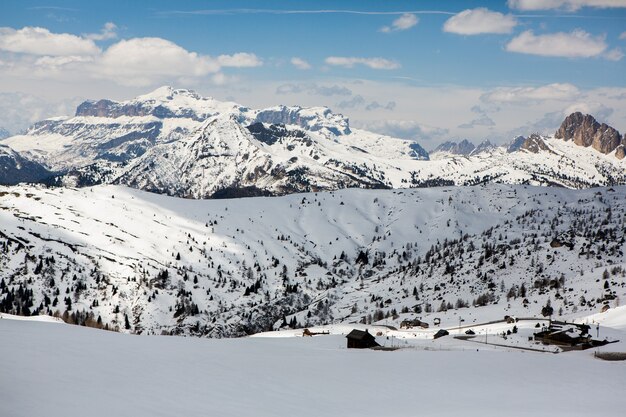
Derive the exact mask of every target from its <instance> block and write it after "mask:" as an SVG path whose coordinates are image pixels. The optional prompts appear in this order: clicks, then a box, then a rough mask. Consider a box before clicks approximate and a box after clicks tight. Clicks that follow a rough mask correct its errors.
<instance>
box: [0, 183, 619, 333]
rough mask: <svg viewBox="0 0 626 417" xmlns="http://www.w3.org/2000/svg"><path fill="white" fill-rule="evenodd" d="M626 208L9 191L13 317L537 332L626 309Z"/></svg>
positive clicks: (4, 238) (508, 196) (603, 196)
mask: <svg viewBox="0 0 626 417" xmlns="http://www.w3.org/2000/svg"><path fill="white" fill-rule="evenodd" d="M625 200H626V188H625V187H614V189H613V188H609V189H606V188H603V189H593V190H582V191H573V190H567V189H559V188H537V187H528V186H504V185H491V186H486V187H452V188H432V189H419V190H417V189H416V190H397V191H394V190H343V191H339V192H330V193H328V192H326V193H314V194H299V195H291V196H286V197H280V198H253V199H244V200H238V199H233V200H209V201H203V200H195V201H194V200H187V199H180V198H171V197H164V196H160V195H156V194H150V193H145V192H141V191H137V190H134V189H129V188H125V187H119V186H99V187H93V188H82V189H70V188H66V189H64V188H56V189H46V188H40V187H29V186H16V187H5V188H0V224H1V225H2V227H1V229H0V232H2V234H1V235H0V274H1V275H0V277H1V278H2V280H1V281H0V288H1V289H0V294H2V295H1V296H0V307H1V308H2V311H5V312H8V313H19V314H29V313H34V312H48V313H49V314H52V313H54V312H57V311H58V313H59V314H60V315H63V314H65V315H66V317H65V318H66V319H68V320H70V321H78V322H81V323H83V322H85V321H87V320H88V319H89V320H91V323H92V324H94V323H95V322H96V320H97V318H98V317H100V320H101V323H102V325H109V326H111V327H117V328H119V329H120V330H121V331H128V332H136V333H157V334H159V333H162V332H165V333H176V334H195V335H208V336H212V337H222V336H233V335H242V334H249V333H254V332H258V331H261V330H267V329H269V328H272V327H279V326H281V325H285V324H291V325H297V326H298V327H300V326H309V325H316V324H323V323H342V322H363V323H370V322H380V323H384V322H385V321H388V322H389V323H390V324H391V323H393V324H395V325H398V324H399V322H400V321H401V320H402V319H403V318H405V317H414V316H416V315H417V316H424V317H428V319H429V320H431V319H432V318H434V317H437V316H439V317H440V318H442V320H444V321H446V320H447V321H448V322H450V323H453V324H454V323H455V322H457V320H458V315H463V317H464V318H465V319H466V321H467V322H468V323H469V324H471V323H474V322H476V323H478V322H480V321H484V320H492V319H501V318H502V317H503V316H504V315H505V314H515V315H518V316H524V317H525V316H537V315H539V314H540V313H541V310H542V307H543V306H545V305H546V303H547V302H548V299H550V302H551V304H552V307H553V309H554V313H555V315H558V316H562V317H578V316H580V315H581V314H583V315H584V314H589V313H594V312H598V311H599V310H600V309H601V308H602V307H604V306H608V307H609V308H614V307H615V306H616V305H618V304H619V303H620V300H623V299H624V297H626V288H625V286H626V282H625V280H624V275H625V274H626V269H625V265H624V262H625V261H626V260H625V258H624V253H623V245H624V233H625V230H624V220H625V218H626V217H625V211H624V210H625V208H624V205H623V202H624V201H625ZM605 270H606V272H604V271H605ZM522 287H523V289H522ZM20 288H21V292H20ZM25 290H28V291H25ZM30 290H32V294H31V293H30ZM7 300H9V301H7ZM472 305H475V307H466V306H472ZM438 310H439V311H438ZM66 311H67V312H66ZM72 315H74V317H72ZM87 316H89V317H87ZM127 318H128V320H127Z"/></svg>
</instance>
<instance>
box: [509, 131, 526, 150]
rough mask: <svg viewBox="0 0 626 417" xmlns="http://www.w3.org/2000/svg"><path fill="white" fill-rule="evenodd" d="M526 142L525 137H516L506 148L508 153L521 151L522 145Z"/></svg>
mask: <svg viewBox="0 0 626 417" xmlns="http://www.w3.org/2000/svg"><path fill="white" fill-rule="evenodd" d="M525 141H526V137H524V136H521V135H520V136H517V137H515V138H514V139H513V140H512V141H511V142H509V144H508V145H507V146H506V151H507V152H508V153H511V152H516V151H519V150H520V149H521V147H522V145H523V144H524V142H525Z"/></svg>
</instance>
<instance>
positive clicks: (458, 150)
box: [431, 139, 476, 156]
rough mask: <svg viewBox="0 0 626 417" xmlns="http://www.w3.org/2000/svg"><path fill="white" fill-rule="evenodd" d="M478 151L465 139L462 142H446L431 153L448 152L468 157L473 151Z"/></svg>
mask: <svg viewBox="0 0 626 417" xmlns="http://www.w3.org/2000/svg"><path fill="white" fill-rule="evenodd" d="M474 149H476V146H475V145H474V144H473V143H472V142H470V141H469V140H467V139H463V140H462V141H460V142H458V143H457V142H450V141H448V142H444V143H442V144H441V145H439V146H437V147H436V148H435V149H434V150H433V151H432V152H431V153H437V152H446V153H450V154H453V155H465V156H468V155H469V154H471V153H472V151H473V150H474Z"/></svg>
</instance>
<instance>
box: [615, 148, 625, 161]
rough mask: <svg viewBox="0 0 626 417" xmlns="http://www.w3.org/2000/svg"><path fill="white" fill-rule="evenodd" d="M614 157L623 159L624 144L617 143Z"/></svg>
mask: <svg viewBox="0 0 626 417" xmlns="http://www.w3.org/2000/svg"><path fill="white" fill-rule="evenodd" d="M615 157H616V158H617V159H624V157H626V148H625V147H624V145H619V146H618V147H617V149H616V150H615Z"/></svg>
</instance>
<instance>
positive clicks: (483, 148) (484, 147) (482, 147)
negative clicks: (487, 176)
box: [470, 139, 496, 155]
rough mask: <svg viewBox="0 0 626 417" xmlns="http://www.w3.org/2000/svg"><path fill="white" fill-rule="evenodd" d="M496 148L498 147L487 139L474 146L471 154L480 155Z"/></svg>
mask: <svg viewBox="0 0 626 417" xmlns="http://www.w3.org/2000/svg"><path fill="white" fill-rule="evenodd" d="M494 149H496V146H495V145H494V144H493V143H491V142H489V140H487V139H485V140H484V141H482V142H481V143H479V144H478V146H476V147H475V148H474V150H473V151H472V152H471V153H470V155H478V154H480V153H485V152H491V151H493V150H494Z"/></svg>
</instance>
